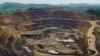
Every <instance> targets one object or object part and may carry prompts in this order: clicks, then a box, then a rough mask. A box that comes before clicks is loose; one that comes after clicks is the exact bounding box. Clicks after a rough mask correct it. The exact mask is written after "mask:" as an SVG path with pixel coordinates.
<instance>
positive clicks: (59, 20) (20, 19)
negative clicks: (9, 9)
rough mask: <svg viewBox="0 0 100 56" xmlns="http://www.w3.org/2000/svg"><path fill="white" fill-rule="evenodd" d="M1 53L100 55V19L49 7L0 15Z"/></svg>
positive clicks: (1, 55) (2, 55)
mask: <svg viewBox="0 0 100 56" xmlns="http://www.w3.org/2000/svg"><path fill="white" fill-rule="evenodd" d="M0 56H100V18H98V17H95V16H88V15H84V14H81V13H77V12H67V11H62V10H59V9H48V8H38V9H34V8H30V9H28V10H27V11H26V12H17V13H14V14H12V15H6V16H0Z"/></svg>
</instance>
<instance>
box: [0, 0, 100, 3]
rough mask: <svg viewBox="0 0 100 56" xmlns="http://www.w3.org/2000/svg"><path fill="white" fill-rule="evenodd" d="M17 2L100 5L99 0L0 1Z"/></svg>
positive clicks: (0, 1)
mask: <svg viewBox="0 0 100 56" xmlns="http://www.w3.org/2000/svg"><path fill="white" fill-rule="evenodd" d="M5 2H19V3H24V4H29V3H32V4H69V3H88V4H100V0H0V3H5Z"/></svg>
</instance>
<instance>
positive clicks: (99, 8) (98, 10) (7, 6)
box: [0, 3, 100, 16]
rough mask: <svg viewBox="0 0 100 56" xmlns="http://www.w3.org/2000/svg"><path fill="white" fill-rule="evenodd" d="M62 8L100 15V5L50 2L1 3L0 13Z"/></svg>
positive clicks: (7, 13)
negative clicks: (55, 3) (53, 3)
mask: <svg viewBox="0 0 100 56" xmlns="http://www.w3.org/2000/svg"><path fill="white" fill-rule="evenodd" d="M31 7H33V8H46V7H47V8H58V9H59V8H60V9H61V10H64V11H74V12H81V13H84V14H88V15H94V16H100V5H89V4H67V5H49V4H21V3H4V4H0V15H9V14H13V13H15V12H23V11H26V10H27V9H29V8H31Z"/></svg>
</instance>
